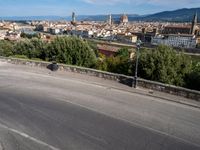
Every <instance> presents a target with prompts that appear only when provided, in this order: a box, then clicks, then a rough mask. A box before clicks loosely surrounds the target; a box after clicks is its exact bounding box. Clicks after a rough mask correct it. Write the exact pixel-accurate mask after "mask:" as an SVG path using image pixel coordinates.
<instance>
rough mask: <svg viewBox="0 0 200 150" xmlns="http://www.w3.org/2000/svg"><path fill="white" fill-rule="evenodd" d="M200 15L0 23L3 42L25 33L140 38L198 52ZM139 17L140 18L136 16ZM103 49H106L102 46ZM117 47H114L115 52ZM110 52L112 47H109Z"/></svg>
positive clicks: (130, 40)
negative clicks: (177, 18)
mask: <svg viewBox="0 0 200 150" xmlns="http://www.w3.org/2000/svg"><path fill="white" fill-rule="evenodd" d="M198 15H199V14H198V12H197V11H196V12H194V13H193V18H191V20H190V22H166V21H130V20H129V15H126V14H122V15H121V16H120V17H119V18H118V19H116V15H114V16H113V15H112V14H110V15H107V16H106V19H105V20H104V21H88V20H80V19H77V15H76V13H75V12H72V16H71V19H70V21H66V20H65V19H60V20H59V21H47V20H38V21H36V20H29V21H21V22H19V21H4V20H1V21H0V39H1V40H10V41H18V40H21V39H22V38H23V37H22V36H21V35H22V33H23V34H28V35H34V34H37V35H38V36H39V37H40V38H41V39H42V40H44V41H47V42H48V41H51V40H52V39H53V38H54V37H55V36H63V35H66V36H77V37H80V38H87V39H96V40H103V41H108V42H118V43H123V44H129V45H131V44H135V43H136V41H137V40H138V39H139V40H141V41H142V42H143V43H144V44H145V45H147V46H150V47H151V46H157V45H167V46H172V47H176V48H184V49H197V51H198V48H199V47H200V24H199V23H198ZM135 17H136V16H135ZM101 49H102V46H101ZM113 49H114V48H111V51H113ZM105 50H108V51H109V48H107V49H106V48H105Z"/></svg>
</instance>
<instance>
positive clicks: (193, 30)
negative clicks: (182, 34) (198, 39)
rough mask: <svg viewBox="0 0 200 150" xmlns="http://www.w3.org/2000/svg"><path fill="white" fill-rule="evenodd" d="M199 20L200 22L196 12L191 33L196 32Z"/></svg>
mask: <svg viewBox="0 0 200 150" xmlns="http://www.w3.org/2000/svg"><path fill="white" fill-rule="evenodd" d="M197 22H198V15H197V12H196V14H195V15H194V18H193V20H192V27H191V34H195V28H196V25H197Z"/></svg>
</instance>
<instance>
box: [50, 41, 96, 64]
mask: <svg viewBox="0 0 200 150" xmlns="http://www.w3.org/2000/svg"><path fill="white" fill-rule="evenodd" d="M48 57H49V60H50V61H52V59H53V57H55V59H56V61H57V62H60V63H65V64H71V65H77V66H84V67H92V66H94V64H95V62H96V57H95V53H94V51H93V50H92V49H91V48H90V47H89V45H88V43H87V42H86V41H83V40H81V39H79V38H77V37H57V38H55V40H54V41H52V42H51V44H50V45H49V46H48Z"/></svg>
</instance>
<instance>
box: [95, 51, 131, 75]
mask: <svg viewBox="0 0 200 150" xmlns="http://www.w3.org/2000/svg"><path fill="white" fill-rule="evenodd" d="M99 56H100V57H99V60H98V62H97V64H96V69H99V70H103V71H109V72H113V73H119V74H126V75H132V71H131V70H132V69H131V68H132V62H130V60H129V51H128V49H127V48H122V49H120V50H119V51H118V52H117V53H116V55H115V56H111V57H107V58H106V57H105V56H104V55H99Z"/></svg>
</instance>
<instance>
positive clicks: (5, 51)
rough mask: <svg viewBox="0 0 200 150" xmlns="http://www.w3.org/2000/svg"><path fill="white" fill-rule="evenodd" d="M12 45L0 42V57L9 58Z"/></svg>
mask: <svg viewBox="0 0 200 150" xmlns="http://www.w3.org/2000/svg"><path fill="white" fill-rule="evenodd" d="M12 49H13V43H12V42H10V41H5V40H0V56H5V57H9V56H12V55H13V51H12Z"/></svg>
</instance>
